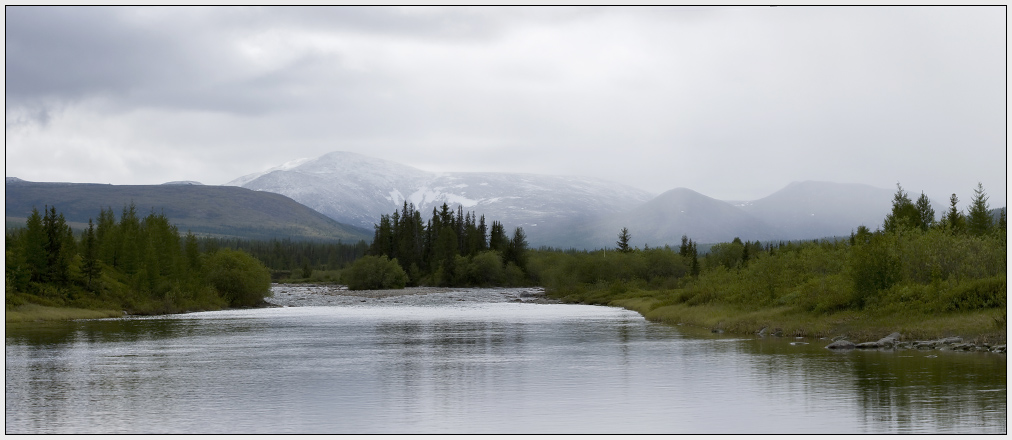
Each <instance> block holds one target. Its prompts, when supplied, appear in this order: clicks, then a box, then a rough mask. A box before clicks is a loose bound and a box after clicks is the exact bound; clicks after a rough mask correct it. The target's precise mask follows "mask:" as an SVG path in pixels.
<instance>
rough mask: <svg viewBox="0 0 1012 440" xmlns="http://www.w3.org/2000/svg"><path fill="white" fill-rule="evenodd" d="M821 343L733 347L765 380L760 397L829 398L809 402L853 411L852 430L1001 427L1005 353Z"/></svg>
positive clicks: (776, 341) (777, 341)
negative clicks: (836, 347)
mask: <svg viewBox="0 0 1012 440" xmlns="http://www.w3.org/2000/svg"><path fill="white" fill-rule="evenodd" d="M823 345H825V344H811V345H807V346H804V347H799V346H792V345H789V344H788V343H787V341H785V340H782V339H765V340H764V339H758V340H755V341H754V342H752V341H750V342H747V343H743V344H740V345H739V349H738V350H739V352H741V353H743V354H752V355H754V357H755V360H754V362H753V363H752V365H751V369H752V372H753V374H756V375H758V376H761V377H765V378H766V380H765V381H764V382H765V383H766V385H765V386H766V387H767V389H766V390H765V391H766V392H768V393H773V394H776V393H783V394H789V393H790V392H793V391H798V392H799V393H802V394H804V395H815V394H821V395H823V396H827V397H828V396H832V397H833V398H824V399H820V400H818V401H817V402H821V404H822V405H827V407H828V406H829V405H832V404H834V403H835V404H837V405H839V408H837V409H838V410H839V411H841V412H846V411H847V410H848V409H850V408H853V409H854V410H855V411H857V413H856V414H855V416H857V417H860V418H862V419H863V420H864V422H863V424H859V425H855V426H854V432H881V433H885V432H895V433H903V432H914V431H918V432H924V431H925V430H928V431H934V432H948V431H951V429H952V427H955V426H960V427H967V426H971V427H972V426H979V427H980V428H979V429H995V427H1002V428H1001V429H1004V426H1005V425H1004V424H1003V423H1002V422H1001V421H1002V420H1005V418H1006V417H1007V406H1006V403H1007V391H1006V384H1007V382H1006V380H1007V372H1006V368H1007V359H1006V358H1005V356H1002V355H995V354H988V353H954V352H944V351H934V350H932V351H917V350H903V351H863V350H854V351H847V352H832V351H829V350H825V349H824V348H823ZM928 356H934V357H928ZM774 378H775V379H774ZM785 388H786V389H785ZM795 388H796V389H795ZM815 403H816V401H813V404H815ZM989 427H990V428H989ZM971 429H972V428H971Z"/></svg>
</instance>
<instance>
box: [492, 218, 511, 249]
mask: <svg viewBox="0 0 1012 440" xmlns="http://www.w3.org/2000/svg"><path fill="white" fill-rule="evenodd" d="M506 241H507V239H506V231H505V230H504V228H503V226H502V223H499V222H498V221H496V220H493V221H492V232H491V233H490V234H489V238H488V248H489V250H493V251H498V252H499V253H504V252H506Z"/></svg>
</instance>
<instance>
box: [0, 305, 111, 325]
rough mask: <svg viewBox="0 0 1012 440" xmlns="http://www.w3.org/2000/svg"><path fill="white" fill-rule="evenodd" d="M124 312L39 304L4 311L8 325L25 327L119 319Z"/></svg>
mask: <svg viewBox="0 0 1012 440" xmlns="http://www.w3.org/2000/svg"><path fill="white" fill-rule="evenodd" d="M124 314H125V313H124V312H123V311H122V310H102V309H98V310H93V309H79V308H74V307H49V306H43V305H39V304H23V305H20V306H17V307H14V308H11V309H7V310H5V311H4V321H5V323H6V324H7V325H25V324H29V323H32V322H38V321H70V320H74V319H101V318H118V317H120V316H123V315H124Z"/></svg>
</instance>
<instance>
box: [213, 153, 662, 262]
mask: <svg viewBox="0 0 1012 440" xmlns="http://www.w3.org/2000/svg"><path fill="white" fill-rule="evenodd" d="M226 185H236V186H242V187H244V188H249V189H254V190H258V191H269V192H275V193H278V194H283V195H285V196H288V197H291V198H292V199H294V200H296V201H298V202H299V203H302V204H304V205H306V206H308V207H310V208H313V209H315V210H317V211H319V212H321V213H323V214H325V215H327V216H329V217H331V218H333V219H335V220H337V221H339V222H342V223H348V224H352V225H356V226H359V227H364V228H370V229H371V228H372V227H373V225H374V224H375V223H377V222H378V221H379V218H380V216H381V215H383V214H390V213H392V212H393V211H394V210H397V209H400V208H401V206H402V205H403V203H404V202H405V201H406V202H408V203H411V204H414V205H415V208H416V209H418V210H419V211H421V213H422V216H423V217H424V218H428V217H429V216H430V215H431V213H432V209H433V208H435V207H438V206H440V205H442V204H443V203H446V204H448V205H450V206H451V207H454V208H456V206H457V205H461V206H463V209H464V210H465V211H474V212H475V213H477V214H478V215H485V218H486V220H487V222H488V223H489V224H491V222H492V220H498V221H500V222H502V223H503V224H504V225H506V226H507V227H509V228H512V227H516V226H520V227H523V228H524V231H525V232H526V233H527V236H528V239H529V241H530V242H531V243H532V244H533V243H537V244H542V243H549V242H553V241H554V237H556V236H558V235H559V234H562V233H565V232H567V231H568V230H569V229H570V228H572V227H573V226H575V225H582V224H586V223H589V222H594V221H597V220H600V219H603V218H606V217H608V216H611V215H616V214H619V213H622V212H625V211H628V210H630V209H632V208H634V207H636V206H638V205H640V204H642V203H644V202H646V201H647V200H649V199H650V194H648V193H647V192H645V191H642V190H639V189H636V188H632V187H628V186H624V185H619V184H616V183H614V182H609V181H606V180H601V179H593V178H586V177H571V176H549V175H539V174H512V173H433V172H427V171H423V170H419V169H417V168H413V167H409V166H405V165H401V164H398V163H396V162H391V161H385V160H380V159H375V158H371V157H367V156H363V155H360V154H354V153H347V152H332V153H328V154H325V155H323V156H320V157H319V158H316V159H312V160H302V161H298V162H295V163H292V164H291V165H290V166H282V167H278V168H275V169H272V170H268V171H267V172H264V173H256V174H251V175H247V176H243V177H240V178H238V179H235V180H233V181H231V182H229V183H227V184H226Z"/></svg>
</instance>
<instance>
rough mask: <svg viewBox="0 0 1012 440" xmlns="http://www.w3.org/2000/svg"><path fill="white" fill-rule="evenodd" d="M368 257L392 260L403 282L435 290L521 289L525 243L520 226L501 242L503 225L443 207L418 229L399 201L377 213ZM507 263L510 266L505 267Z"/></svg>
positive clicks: (410, 210) (417, 220)
mask: <svg viewBox="0 0 1012 440" xmlns="http://www.w3.org/2000/svg"><path fill="white" fill-rule="evenodd" d="M368 253H369V255H370V256H374V257H378V256H385V257H387V258H390V259H392V260H393V261H397V262H398V264H399V265H400V266H401V269H402V270H403V271H404V272H405V273H407V274H409V276H408V283H411V284H428V285H437V286H492V285H506V284H509V285H526V284H530V281H531V279H530V278H529V277H528V276H527V275H526V274H525V272H526V267H527V265H528V253H529V252H528V243H527V237H526V235H525V234H524V231H523V229H522V228H516V230H515V231H514V233H513V237H512V238H507V237H506V234H505V230H504V228H503V225H502V224H501V223H499V222H497V221H493V222H492V228H491V231H488V228H487V227H486V224H485V217H484V216H481V217H479V216H477V215H475V214H473V213H471V212H467V213H465V212H464V211H463V207H461V206H458V207H457V210H456V212H454V211H453V210H451V209H450V207H449V205H447V204H445V203H444V204H443V205H442V206H440V207H439V208H438V209H437V208H434V209H433V210H432V218H431V219H429V221H428V222H427V223H425V224H424V225H423V223H422V219H421V215H420V213H419V212H418V211H416V210H415V208H414V205H411V204H408V203H405V204H404V206H403V208H402V209H401V210H400V211H399V212H398V211H395V212H394V213H393V214H391V215H383V216H381V217H380V222H379V223H378V224H377V225H376V227H375V235H374V237H373V243H372V245H371V246H370V247H369V252H368ZM511 265H512V268H511Z"/></svg>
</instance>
